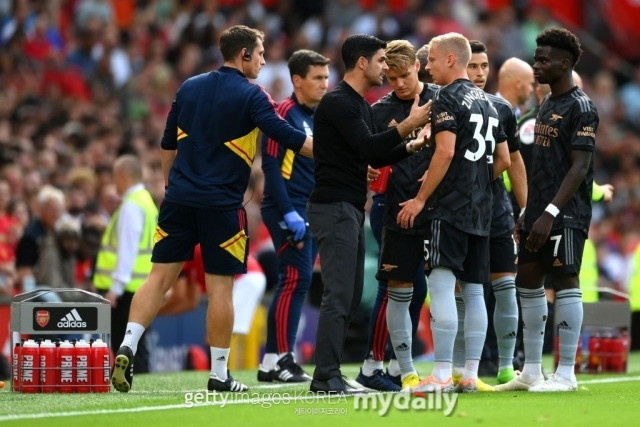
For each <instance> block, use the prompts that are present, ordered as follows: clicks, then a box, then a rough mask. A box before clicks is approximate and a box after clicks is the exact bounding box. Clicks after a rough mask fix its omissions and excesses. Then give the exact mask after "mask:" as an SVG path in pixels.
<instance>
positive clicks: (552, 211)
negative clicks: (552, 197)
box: [544, 203, 560, 218]
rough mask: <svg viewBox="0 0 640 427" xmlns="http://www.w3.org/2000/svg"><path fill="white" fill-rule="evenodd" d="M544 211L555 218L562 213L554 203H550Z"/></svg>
mask: <svg viewBox="0 0 640 427" xmlns="http://www.w3.org/2000/svg"><path fill="white" fill-rule="evenodd" d="M544 211H545V212H548V213H550V214H551V216H552V217H554V218H555V217H557V216H558V214H559V213H560V209H558V208H557V207H556V205H554V204H553V203H549V206H547V207H546V209H545V210H544Z"/></svg>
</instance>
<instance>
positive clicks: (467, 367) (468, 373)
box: [462, 359, 480, 381]
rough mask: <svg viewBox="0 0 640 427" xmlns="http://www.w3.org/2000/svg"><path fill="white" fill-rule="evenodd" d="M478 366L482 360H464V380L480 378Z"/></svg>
mask: <svg viewBox="0 0 640 427" xmlns="http://www.w3.org/2000/svg"><path fill="white" fill-rule="evenodd" d="M478 366H480V360H477V359H467V360H465V362H464V373H463V374H462V380H463V381H467V380H469V379H472V378H473V379H478Z"/></svg>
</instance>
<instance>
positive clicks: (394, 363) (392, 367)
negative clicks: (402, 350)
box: [387, 359, 400, 377]
mask: <svg viewBox="0 0 640 427" xmlns="http://www.w3.org/2000/svg"><path fill="white" fill-rule="evenodd" d="M387 372H388V373H389V375H393V376H394V377H397V376H398V375H400V366H398V360H397V359H391V360H389V365H388V366H387Z"/></svg>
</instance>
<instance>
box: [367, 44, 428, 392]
mask: <svg viewBox="0 0 640 427" xmlns="http://www.w3.org/2000/svg"><path fill="white" fill-rule="evenodd" d="M385 55H386V57H387V61H386V62H387V65H388V66H389V69H388V70H387V81H388V82H389V84H390V85H391V88H392V89H393V91H392V92H390V93H388V94H387V95H385V96H383V97H382V98H380V100H378V101H377V102H376V103H375V104H373V106H372V109H373V116H374V120H375V123H376V127H377V128H378V129H385V128H390V127H394V126H396V125H397V124H398V123H400V122H401V121H402V120H404V119H405V118H406V117H407V116H408V115H409V111H410V110H411V105H412V104H413V101H414V98H415V96H416V95H419V96H420V102H421V103H425V104H426V103H427V102H429V101H430V100H432V99H433V95H434V94H435V92H436V90H437V86H435V85H432V84H425V83H422V82H420V80H418V71H419V69H420V62H419V61H418V60H417V58H416V54H415V50H414V48H413V46H412V45H411V43H409V42H408V41H406V40H393V41H391V42H389V43H388V44H387V47H386V49H385ZM422 129H423V127H422V126H420V127H418V128H416V130H414V132H412V133H411V134H409V135H408V136H407V138H405V141H407V142H408V141H410V140H411V139H415V138H416V137H417V135H418V134H419V133H420V131H421V130H422ZM427 153H428V151H427V150H422V151H421V152H420V153H417V154H416V155H414V156H410V157H407V158H405V159H403V160H401V161H399V162H397V163H395V164H394V165H393V166H392V172H391V174H390V176H389V181H388V183H387V188H386V191H385V192H384V194H383V195H382V197H383V200H382V202H381V206H376V207H375V208H374V207H373V206H372V208H371V209H372V213H371V214H370V221H371V227H372V228H374V226H377V228H378V229H379V230H378V234H381V235H382V245H381V249H382V252H381V254H380V262H379V267H378V273H377V275H376V277H377V278H378V280H379V282H378V293H377V295H376V300H375V303H374V305H373V308H372V311H371V318H370V324H369V342H368V349H367V354H366V358H365V360H364V363H363V365H362V368H361V370H360V374H359V375H358V377H357V378H356V381H357V382H358V383H360V384H361V385H363V386H364V387H367V388H370V389H374V390H380V391H399V390H400V389H401V387H402V388H410V387H413V386H415V385H417V383H418V382H419V379H418V374H417V372H416V370H415V368H414V366H413V360H412V355H411V349H412V341H413V339H412V337H413V336H414V335H415V333H416V330H417V328H418V323H419V321H420V311H421V310H422V307H423V305H424V300H425V297H426V294H427V282H426V277H425V272H424V256H423V246H424V235H425V234H426V230H425V229H424V227H425V221H424V215H423V214H421V215H419V217H418V219H417V220H416V222H415V223H414V227H413V228H410V229H408V230H405V229H403V228H401V227H399V226H398V224H397V223H396V215H397V214H398V211H399V210H400V206H399V203H400V202H403V201H405V200H407V199H408V198H410V197H411V196H412V195H414V194H416V193H417V192H418V189H419V188H420V181H419V180H420V178H421V177H422V175H423V174H424V172H425V171H426V170H427V167H428V165H429V157H428V155H427ZM378 197H379V196H377V195H376V196H375V198H376V199H377V198H378ZM374 209H381V210H384V214H383V220H382V221H377V223H376V222H375V221H374V220H373V219H372V218H371V217H372V216H373V210H374ZM380 229H382V230H380ZM385 319H386V321H385ZM387 325H388V327H387ZM389 336H390V338H391V343H392V346H393V349H394V353H395V356H396V358H395V359H392V362H390V363H389V367H388V369H387V373H388V375H387V374H385V373H384V372H383V370H382V365H383V361H384V356H385V350H386V346H387V340H388V338H389ZM398 383H399V384H398Z"/></svg>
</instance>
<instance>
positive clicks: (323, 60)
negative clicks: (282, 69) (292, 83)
mask: <svg viewBox="0 0 640 427" xmlns="http://www.w3.org/2000/svg"><path fill="white" fill-rule="evenodd" d="M329 62H331V61H330V60H329V58H327V57H326V56H324V55H321V54H319V53H318V52H315V51H313V50H309V49H300V50H296V51H295V52H293V53H292V54H291V57H289V62H287V65H288V66H289V74H291V77H293V76H294V75H297V76H300V77H302V78H304V77H306V76H307V73H308V72H309V68H311V66H313V65H329Z"/></svg>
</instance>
